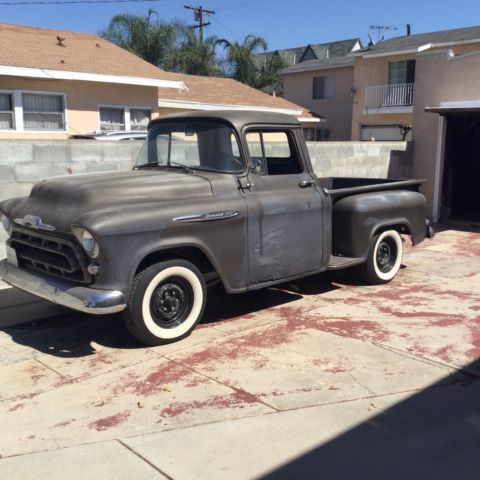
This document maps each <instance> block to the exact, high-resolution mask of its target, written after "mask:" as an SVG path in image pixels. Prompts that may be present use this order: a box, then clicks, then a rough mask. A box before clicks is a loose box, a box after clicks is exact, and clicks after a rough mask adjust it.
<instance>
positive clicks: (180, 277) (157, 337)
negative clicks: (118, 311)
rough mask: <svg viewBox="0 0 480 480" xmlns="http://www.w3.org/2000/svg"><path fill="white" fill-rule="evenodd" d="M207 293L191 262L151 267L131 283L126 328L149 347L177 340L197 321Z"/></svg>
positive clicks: (176, 262) (166, 263)
mask: <svg viewBox="0 0 480 480" xmlns="http://www.w3.org/2000/svg"><path fill="white" fill-rule="evenodd" d="M206 291H207V289H206V284H205V280H204V278H203V275H202V274H201V272H200V271H199V270H198V269H197V267H196V266H195V265H193V264H192V263H190V262H187V261H185V260H169V261H165V262H161V263H157V264H155V265H152V266H150V267H148V268H147V269H146V270H144V271H142V272H140V273H139V274H138V275H137V276H136V277H135V278H134V280H133V282H132V287H131V290H130V295H129V299H128V303H127V309H126V310H125V312H124V319H125V325H126V326H127V328H128V330H129V331H130V333H131V334H132V335H133V336H134V337H135V338H136V339H137V340H140V341H141V342H143V343H146V344H148V345H162V344H165V343H170V342H174V341H176V340H180V339H181V338H184V337H186V336H188V335H190V333H191V332H192V330H193V329H194V328H195V326H196V325H197V323H198V322H199V321H200V319H201V317H202V315H203V311H204V309H205V302H206V297H207V294H206Z"/></svg>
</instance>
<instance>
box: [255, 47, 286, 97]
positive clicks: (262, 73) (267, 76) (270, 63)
mask: <svg viewBox="0 0 480 480" xmlns="http://www.w3.org/2000/svg"><path fill="white" fill-rule="evenodd" d="M287 66H288V62H287V61H286V59H285V58H283V57H282V56H281V55H280V54H278V52H277V53H274V54H273V55H272V56H271V57H270V58H269V59H267V60H266V62H265V63H264V64H263V65H261V66H260V67H259V72H258V80H257V88H259V89H261V90H263V91H264V92H265V93H268V94H273V95H278V96H280V97H282V96H283V82H282V79H281V78H280V75H278V71H279V70H281V69H282V68H285V67H287Z"/></svg>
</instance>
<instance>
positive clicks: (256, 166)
mask: <svg viewBox="0 0 480 480" xmlns="http://www.w3.org/2000/svg"><path fill="white" fill-rule="evenodd" d="M248 170H249V171H250V172H252V173H256V174H259V173H262V172H263V162H262V160H261V159H260V158H258V157H253V158H252V159H251V160H250V163H249V164H248Z"/></svg>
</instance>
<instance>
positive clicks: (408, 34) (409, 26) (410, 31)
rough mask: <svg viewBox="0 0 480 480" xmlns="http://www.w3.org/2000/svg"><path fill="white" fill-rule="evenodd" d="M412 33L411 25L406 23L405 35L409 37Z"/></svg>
mask: <svg viewBox="0 0 480 480" xmlns="http://www.w3.org/2000/svg"><path fill="white" fill-rule="evenodd" d="M411 34H412V26H411V25H410V24H409V23H407V37H409V36H410V35H411Z"/></svg>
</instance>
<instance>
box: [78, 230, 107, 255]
mask: <svg viewBox="0 0 480 480" xmlns="http://www.w3.org/2000/svg"><path fill="white" fill-rule="evenodd" d="M72 232H73V234H74V235H75V236H76V237H77V239H78V241H79V242H80V243H81V244H82V247H83V249H84V250H85V252H87V254H88V256H90V257H92V258H97V257H98V254H99V253H100V248H99V247H98V243H97V242H96V240H95V239H94V238H93V236H92V234H91V233H90V232H89V231H88V230H86V229H85V228H82V227H72Z"/></svg>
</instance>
